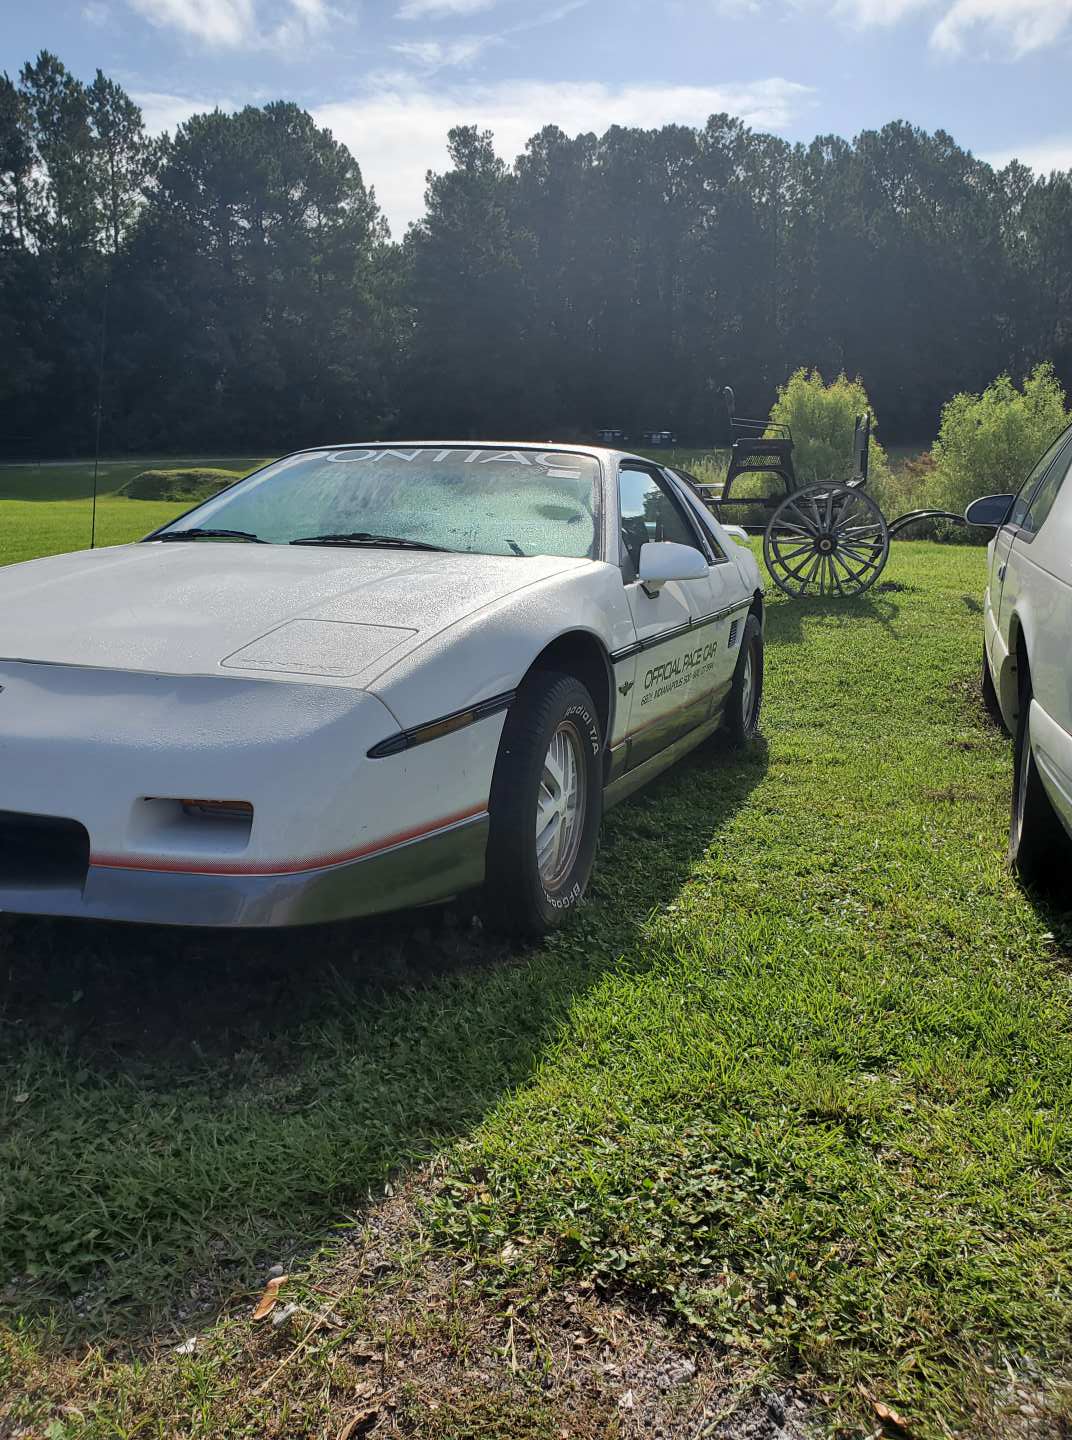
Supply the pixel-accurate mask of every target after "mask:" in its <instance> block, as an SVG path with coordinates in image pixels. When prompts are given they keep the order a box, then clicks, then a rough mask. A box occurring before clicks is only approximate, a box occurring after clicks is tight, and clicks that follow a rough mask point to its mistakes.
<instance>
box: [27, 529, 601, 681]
mask: <svg viewBox="0 0 1072 1440" xmlns="http://www.w3.org/2000/svg"><path fill="white" fill-rule="evenodd" d="M589 563H590V562H588V561H586V560H567V559H560V558H558V557H549V556H532V557H525V558H521V557H518V558H515V557H513V556H497V555H461V554H447V553H444V554H439V553H436V552H431V551H429V552H424V551H406V550H375V549H356V548H355V549H342V548H335V547H322V546H315V547H314V546H303V547H293V548H292V547H288V546H277V545H272V546H267V545H264V546H261V545H249V544H243V543H234V544H231V543H219V542H215V541H188V542H185V543H174V542H168V543H161V542H155V543H147V544H137V545H123V546H117V547H114V548H111V549H104V550H91V551H79V552H77V553H76V554H71V555H58V556H53V557H50V558H48V559H44V560H34V561H30V562H28V563H26V564H22V565H12V566H8V567H6V568H0V658H2V659H8V660H30V661H37V662H41V663H46V664H58V665H92V666H100V667H105V668H108V669H119V670H145V671H152V672H154V673H161V674H181V675H190V674H198V675H204V674H209V673H212V672H216V673H221V674H234V675H236V676H241V675H243V674H245V675H247V676H248V674H249V672H250V671H259V672H261V673H262V674H263V673H265V672H268V673H272V674H277V675H280V676H288V675H289V676H292V677H294V678H296V679H297V678H300V677H303V676H305V677H308V676H316V677H318V678H319V679H322V680H326V681H329V682H330V681H331V680H334V681H335V682H336V683H338V682H340V681H342V682H345V683H349V684H359V683H368V682H369V680H370V679H371V678H374V676H375V675H376V674H379V673H381V672H382V671H383V670H384V669H386V668H387V667H388V666H390V665H393V664H395V663H396V662H397V661H398V660H400V659H401V658H402V657H403V656H404V655H405V654H407V653H408V652H409V651H411V650H412V649H414V648H415V647H416V646H418V645H420V644H423V643H424V642H425V641H427V640H428V639H430V638H431V637H432V636H433V635H436V634H438V633H440V632H441V631H443V630H445V629H447V628H448V627H449V626H451V625H453V624H455V623H457V622H458V621H459V620H462V619H464V618H465V617H467V616H469V615H472V614H473V613H474V612H475V611H477V610H480V609H482V608H483V607H484V606H487V605H491V604H494V603H495V602H496V601H498V600H501V599H503V598H504V597H505V596H508V595H510V594H513V593H514V592H516V591H518V590H522V589H525V588H526V587H528V586H530V585H533V584H536V583H537V582H539V581H541V580H545V579H547V578H548V577H549V576H552V575H556V574H559V573H560V572H562V571H564V570H569V569H575V568H578V567H582V566H585V565H587V564H589Z"/></svg>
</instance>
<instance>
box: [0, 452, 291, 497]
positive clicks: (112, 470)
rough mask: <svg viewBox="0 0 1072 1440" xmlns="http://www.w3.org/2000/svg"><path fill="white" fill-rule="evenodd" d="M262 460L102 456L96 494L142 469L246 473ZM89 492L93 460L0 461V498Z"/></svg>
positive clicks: (104, 492) (120, 484)
mask: <svg viewBox="0 0 1072 1440" xmlns="http://www.w3.org/2000/svg"><path fill="white" fill-rule="evenodd" d="M265 463H266V462H265V461H264V460H260V459H251V458H249V457H246V456H241V457H239V456H228V457H227V458H226V459H222V460H221V459H218V458H201V457H194V458H192V459H183V458H180V457H176V456H172V455H166V456H161V455H147V456H143V457H142V458H141V459H134V460H129V459H128V460H102V461H101V462H100V468H99V471H98V474H97V494H98V496H100V495H114V494H115V493H116V491H117V490H121V489H122V488H123V486H124V485H126V484H127V483H128V482H129V481H131V480H133V479H134V478H135V477H136V476H138V475H140V474H141V473H142V471H143V470H157V469H167V470H173V469H175V468H176V467H178V466H191V465H196V466H198V467H200V468H211V469H224V470H237V471H238V472H239V473H240V474H248V473H249V471H250V470H255V469H256V468H257V466H259V465H264V464H265ZM92 493H93V461H92V460H70V461H68V460H57V461H54V462H52V463H51V464H43V465H20V464H8V465H4V464H0V500H45V501H49V500H83V499H87V498H88V497H89V496H90V495H92Z"/></svg>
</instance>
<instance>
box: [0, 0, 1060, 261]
mask: <svg viewBox="0 0 1072 1440" xmlns="http://www.w3.org/2000/svg"><path fill="white" fill-rule="evenodd" d="M41 49H48V50H52V51H54V52H55V53H56V54H58V55H59V56H60V58H61V59H62V60H63V61H64V62H65V63H66V64H67V66H68V67H69V68H70V69H71V70H73V71H74V72H75V74H77V75H79V76H81V77H82V78H83V79H86V80H89V79H92V77H93V73H94V71H95V70H96V69H97V68H98V67H99V68H100V69H102V70H104V72H105V73H106V74H108V75H110V76H112V77H113V78H114V79H116V80H118V81H119V82H120V83H121V84H122V85H123V86H124V87H125V88H126V89H127V90H128V91H129V93H130V94H131V95H132V96H133V97H134V99H136V100H137V101H138V103H139V104H140V105H141V106H142V109H143V111H144V113H145V118H146V121H147V123H148V124H149V126H150V128H151V129H153V130H154V131H160V130H165V129H168V130H171V129H174V127H175V126H176V125H177V124H179V123H181V122H182V121H183V120H184V119H185V118H186V117H187V116H189V115H191V114H193V113H195V112H196V111H199V110H205V109H212V108H214V107H215V106H217V105H218V106H220V107H221V108H224V109H230V108H235V107H237V106H240V105H243V104H247V103H254V104H258V103H264V102H265V101H267V100H273V99H287V100H294V101H297V102H298V103H299V104H300V105H302V106H304V107H305V108H306V109H308V110H310V111H311V112H312V113H313V115H314V116H315V117H316V118H317V120H318V121H319V122H320V123H322V124H325V125H327V126H329V127H330V128H331V130H332V131H333V132H334V133H335V135H336V136H337V137H338V138H339V139H340V140H342V141H344V142H345V144H346V145H347V146H349V148H350V149H351V151H352V152H353V154H354V155H355V156H356V157H357V160H358V162H359V163H360V165H361V169H362V172H363V174H364V177H365V180H366V182H368V183H369V184H371V185H372V186H373V187H374V189H375V191H376V195H377V198H378V200H379V202H380V205H381V206H382V208H383V210H384V213H385V214H386V216H387V218H388V220H389V222H390V224H391V228H392V231H393V233H394V234H395V235H396V236H401V234H402V233H403V232H404V230H405V227H406V225H407V224H408V223H409V222H410V221H412V220H413V219H415V218H417V217H419V215H420V214H421V211H422V208H423V194H424V185H425V174H426V172H427V171H428V170H429V169H432V170H439V169H442V168H444V167H445V162H446V144H445V142H446V134H447V131H448V129H449V128H450V127H451V126H452V125H456V124H479V125H480V126H482V127H484V128H487V129H490V130H492V131H493V132H494V134H495V139H496V147H497V149H498V151H499V153H500V154H501V155H502V156H503V157H504V158H506V159H508V160H512V159H513V158H514V156H515V155H516V154H518V153H519V152H520V151H521V150H523V148H524V145H525V141H526V139H527V138H528V137H529V136H530V135H532V134H533V133H535V132H536V131H537V130H538V129H540V128H541V127H542V126H543V125H545V124H549V123H554V124H557V125H558V126H560V127H561V128H562V129H563V130H565V131H567V132H569V133H570V134H575V133H577V132H579V131H585V130H593V131H596V132H602V131H603V130H605V129H606V128H607V127H608V126H609V125H612V124H624V125H642V126H646V127H647V126H657V125H663V124H668V123H676V124H687V125H702V124H703V123H704V121H705V120H706V118H707V116H708V115H709V114H711V113H712V112H715V111H722V110H725V111H729V112H730V113H732V114H735V115H738V116H740V117H741V119H742V120H744V121H745V122H746V123H747V124H748V125H750V126H752V127H753V128H755V129H759V130H770V131H772V132H774V133H775V134H778V135H781V136H784V137H785V138H786V139H788V140H805V141H806V140H810V139H811V138H812V137H813V136H814V135H817V134H829V133H836V134H840V135H844V136H846V137H847V138H851V137H852V136H854V135H856V134H858V133H859V131H861V130H864V129H869V128H873V127H877V126H880V125H882V124H884V123H885V122H886V121H888V120H895V119H900V120H908V121H910V122H912V123H913V124H916V125H921V126H923V127H924V128H926V129H928V130H934V129H938V128H941V129H944V130H947V131H949V132H950V133H951V134H952V135H953V137H954V138H955V139H956V140H957V141H958V142H959V143H960V144H961V145H964V146H965V147H966V148H968V149H970V150H972V151H973V152H974V153H975V154H976V155H980V156H982V157H983V158H985V159H988V160H991V161H992V162H993V163H995V164H1004V163H1005V162H1006V161H1007V160H1009V159H1011V158H1012V157H1013V156H1016V157H1018V158H1020V159H1022V160H1024V161H1025V162H1026V163H1028V164H1030V165H1033V166H1035V168H1036V169H1041V170H1044V171H1048V170H1051V169H1054V168H1060V169H1065V168H1068V167H1070V166H1072V117H1070V116H1069V115H1068V113H1067V112H1068V107H1067V104H1066V103H1065V95H1066V92H1067V83H1068V81H1067V76H1068V67H1069V58H1070V53H1072V0H33V3H32V4H31V3H27V0H0V69H6V70H7V71H8V73H10V74H11V75H14V74H15V73H16V72H17V70H18V68H19V67H20V66H21V65H22V63H23V62H24V61H25V60H27V59H30V58H32V57H33V56H35V55H36V54H37V52H38V51H39V50H41Z"/></svg>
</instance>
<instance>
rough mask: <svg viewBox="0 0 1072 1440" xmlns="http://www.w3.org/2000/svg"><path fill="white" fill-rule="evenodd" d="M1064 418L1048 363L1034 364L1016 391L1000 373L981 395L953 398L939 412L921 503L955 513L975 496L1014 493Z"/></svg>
mask: <svg viewBox="0 0 1072 1440" xmlns="http://www.w3.org/2000/svg"><path fill="white" fill-rule="evenodd" d="M1069 419H1070V416H1069V414H1068V411H1067V410H1066V408H1065V393H1064V391H1063V390H1062V389H1061V385H1060V382H1059V381H1058V379H1057V376H1056V375H1055V374H1054V370H1053V366H1052V365H1050V364H1045V365H1038V366H1036V367H1035V369H1034V370H1033V371H1032V372H1031V374H1030V375H1028V376H1027V378H1026V379H1025V380H1024V382H1023V385H1022V388H1021V389H1019V390H1018V389H1017V388H1016V385H1015V384H1014V383H1013V381H1012V380H1011V379H1010V378H1009V376H1008V375H999V376H998V378H997V379H996V380H995V381H993V382H992V383H991V384H990V385H988V386H987V388H986V389H985V390H984V391H983V393H982V394H981V395H967V394H960V395H954V396H953V398H952V400H950V401H949V402H948V403H947V404H946V405H945V406H944V407H943V409H942V419H941V424H940V427H939V431H938V439H937V440H936V441H935V445H934V462H935V463H934V471H933V474H932V475H931V477H930V480H929V482H928V484H927V485H926V487H925V490H924V494H925V496H926V499H925V500H923V501H922V502H921V503H923V504H926V505H930V506H932V507H934V508H935V509H941V510H953V511H956V512H957V513H958V514H959V513H960V512H961V511H963V510H964V508H965V507H966V506H967V504H968V503H969V501H971V500H974V499H975V498H976V496H978V495H995V494H1000V493H1002V492H1003V491H1009V490H1016V489H1018V488H1019V486H1020V484H1021V482H1022V481H1023V480H1024V478H1025V477H1026V475H1027V473H1028V471H1029V470H1030V469H1031V467H1032V466H1033V465H1034V463H1035V461H1036V460H1037V459H1038V458H1039V456H1040V455H1042V454H1043V452H1044V451H1045V450H1046V449H1048V447H1049V446H1050V445H1051V444H1052V443H1053V441H1054V440H1055V439H1056V438H1057V436H1058V435H1059V434H1060V433H1061V431H1062V430H1063V429H1064V428H1065V427H1066V426H1067V425H1068V423H1069Z"/></svg>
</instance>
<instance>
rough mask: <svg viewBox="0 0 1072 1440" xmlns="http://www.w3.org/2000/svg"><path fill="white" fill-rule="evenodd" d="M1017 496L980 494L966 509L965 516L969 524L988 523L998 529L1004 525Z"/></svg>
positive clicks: (993, 528) (990, 526)
mask: <svg viewBox="0 0 1072 1440" xmlns="http://www.w3.org/2000/svg"><path fill="white" fill-rule="evenodd" d="M1015 498H1016V497H1015V495H980V496H979V499H978V500H973V501H972V502H971V504H970V505H969V506H968V508H967V510H965V512H964V518H965V520H967V522H968V524H969V525H986V526H988V527H989V528H990V529H991V530H996V529H997V528H998V527H999V526H1000V525H1004V523H1005V517H1006V515H1008V513H1009V511H1010V510H1011V509H1012V502H1013V500H1015Z"/></svg>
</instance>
